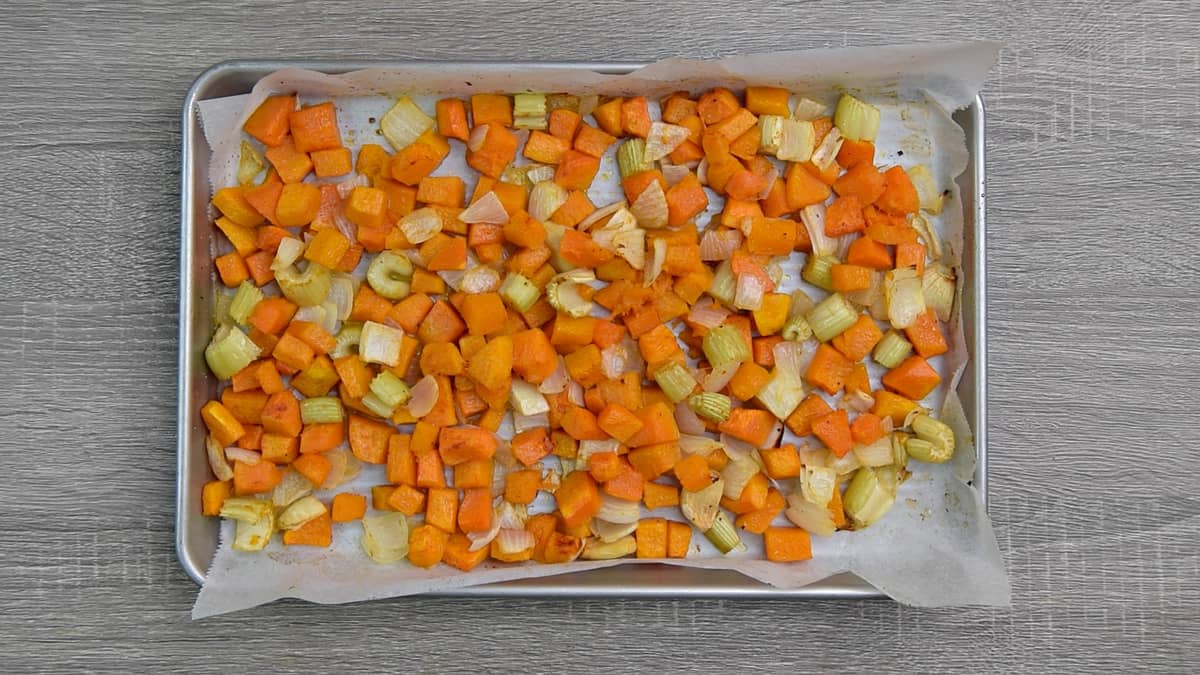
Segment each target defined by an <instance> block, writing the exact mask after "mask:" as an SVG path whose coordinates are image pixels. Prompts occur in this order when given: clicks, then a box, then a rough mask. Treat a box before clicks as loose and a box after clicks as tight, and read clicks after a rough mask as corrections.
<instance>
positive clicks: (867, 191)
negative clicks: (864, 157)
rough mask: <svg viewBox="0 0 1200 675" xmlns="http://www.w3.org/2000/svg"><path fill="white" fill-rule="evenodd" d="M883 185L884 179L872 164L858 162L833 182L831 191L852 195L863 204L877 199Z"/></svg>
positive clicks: (884, 183) (844, 195) (871, 202)
mask: <svg viewBox="0 0 1200 675" xmlns="http://www.w3.org/2000/svg"><path fill="white" fill-rule="evenodd" d="M901 173H903V170H901ZM906 175H907V174H906ZM885 186H886V180H885V179H884V177H883V174H882V173H879V169H876V168H875V165H874V164H871V163H869V162H860V163H858V164H856V165H855V166H854V168H852V169H850V170H849V171H847V172H846V173H844V174H842V175H841V176H840V177H839V178H838V179H837V180H836V181H834V182H833V191H834V192H836V193H838V195H840V196H843V197H846V196H851V195H853V196H855V197H857V198H858V201H859V202H860V203H861V204H863V205H864V206H865V205H867V204H873V203H874V202H875V200H876V199H879V196H880V195H882V194H883V191H884V188H885Z"/></svg>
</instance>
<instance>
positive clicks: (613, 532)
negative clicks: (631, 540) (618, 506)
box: [591, 518, 637, 544]
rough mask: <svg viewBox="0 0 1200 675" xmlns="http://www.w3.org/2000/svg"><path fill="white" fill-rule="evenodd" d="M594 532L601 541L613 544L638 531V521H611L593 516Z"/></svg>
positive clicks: (592, 525) (592, 526) (592, 528)
mask: <svg viewBox="0 0 1200 675" xmlns="http://www.w3.org/2000/svg"><path fill="white" fill-rule="evenodd" d="M591 530H592V534H594V535H596V538H597V539H599V540H600V541H602V542H604V543H606V544H611V543H612V542H614V541H616V540H618V539H620V538H622V537H628V536H629V535H631V534H633V533H634V532H636V531H637V522H636V521H635V522H632V523H610V522H608V521H607V520H600V519H599V518H593V519H592V524H591Z"/></svg>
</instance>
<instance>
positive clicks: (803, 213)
mask: <svg viewBox="0 0 1200 675" xmlns="http://www.w3.org/2000/svg"><path fill="white" fill-rule="evenodd" d="M800 222H801V223H803V224H804V230H805V231H806V232H808V238H809V239H810V240H811V241H812V252H813V255H833V254H835V253H837V249H838V240H837V239H836V238H835V237H830V236H829V235H827V234H825V205H824V204H813V205H811V206H806V207H804V208H803V209H801V210H800Z"/></svg>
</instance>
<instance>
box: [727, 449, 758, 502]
mask: <svg viewBox="0 0 1200 675" xmlns="http://www.w3.org/2000/svg"><path fill="white" fill-rule="evenodd" d="M757 473H758V462H755V461H754V460H753V459H751V458H750V455H749V454H746V455H743V456H738V457H732V458H731V459H730V462H729V464H726V465H725V469H724V470H722V471H721V478H722V479H724V480H725V490H724V494H725V496H726V497H729V498H730V499H737V498H738V497H740V496H742V490H744V489H746V485H747V484H749V483H750V479H751V478H754V475H755V474H757Z"/></svg>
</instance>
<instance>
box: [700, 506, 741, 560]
mask: <svg viewBox="0 0 1200 675" xmlns="http://www.w3.org/2000/svg"><path fill="white" fill-rule="evenodd" d="M704 536H705V537H706V538H707V539H708V540H709V541H710V542H712V545H713V546H716V547H717V550H718V551H720V552H721V553H729V552H730V551H734V550H737V551H744V550H746V545H745V544H743V543H742V540H741V538H740V537H739V536H738V532H737V528H735V527H734V526H733V523H732V522H730V520H729V516H726V515H725V512H724V511H721V512H718V513H717V518H716V520H714V521H713V525H712V527H710V528H708V530H707V531H705V533H704Z"/></svg>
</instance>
